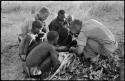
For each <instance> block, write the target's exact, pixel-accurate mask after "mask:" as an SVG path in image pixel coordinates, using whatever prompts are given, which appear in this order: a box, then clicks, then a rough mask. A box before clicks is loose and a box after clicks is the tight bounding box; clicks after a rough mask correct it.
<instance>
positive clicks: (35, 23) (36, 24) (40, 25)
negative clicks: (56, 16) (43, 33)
mask: <svg viewBox="0 0 125 81" xmlns="http://www.w3.org/2000/svg"><path fill="white" fill-rule="evenodd" d="M35 28H42V23H41V21H39V20H36V21H33V23H32V29H35Z"/></svg>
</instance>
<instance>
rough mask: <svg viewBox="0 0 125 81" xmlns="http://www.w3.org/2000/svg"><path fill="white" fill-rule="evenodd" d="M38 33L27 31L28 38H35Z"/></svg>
mask: <svg viewBox="0 0 125 81" xmlns="http://www.w3.org/2000/svg"><path fill="white" fill-rule="evenodd" d="M35 37H36V35H34V34H32V33H27V35H26V38H27V39H35Z"/></svg>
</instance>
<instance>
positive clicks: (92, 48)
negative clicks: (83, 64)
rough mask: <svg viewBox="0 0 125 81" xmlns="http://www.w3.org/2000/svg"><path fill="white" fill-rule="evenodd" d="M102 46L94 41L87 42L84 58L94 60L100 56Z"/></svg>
mask: <svg viewBox="0 0 125 81" xmlns="http://www.w3.org/2000/svg"><path fill="white" fill-rule="evenodd" d="M99 51H100V44H99V43H98V42H97V41H95V40H92V39H88V40H87V44H86V46H85V48H84V56H85V58H94V57H96V56H97V54H99Z"/></svg>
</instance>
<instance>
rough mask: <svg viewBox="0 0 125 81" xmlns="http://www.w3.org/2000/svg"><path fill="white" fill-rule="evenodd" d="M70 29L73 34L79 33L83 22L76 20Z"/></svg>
mask: <svg viewBox="0 0 125 81" xmlns="http://www.w3.org/2000/svg"><path fill="white" fill-rule="evenodd" d="M69 28H70V31H71V32H72V33H73V34H77V33H79V32H80V30H81V28H82V21H80V20H76V19H75V20H73V21H72V23H71V25H70V27H69Z"/></svg>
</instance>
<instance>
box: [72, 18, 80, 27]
mask: <svg viewBox="0 0 125 81" xmlns="http://www.w3.org/2000/svg"><path fill="white" fill-rule="evenodd" d="M72 24H73V25H75V24H77V25H80V26H82V21H80V20H78V19H75V20H73V21H72Z"/></svg>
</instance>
